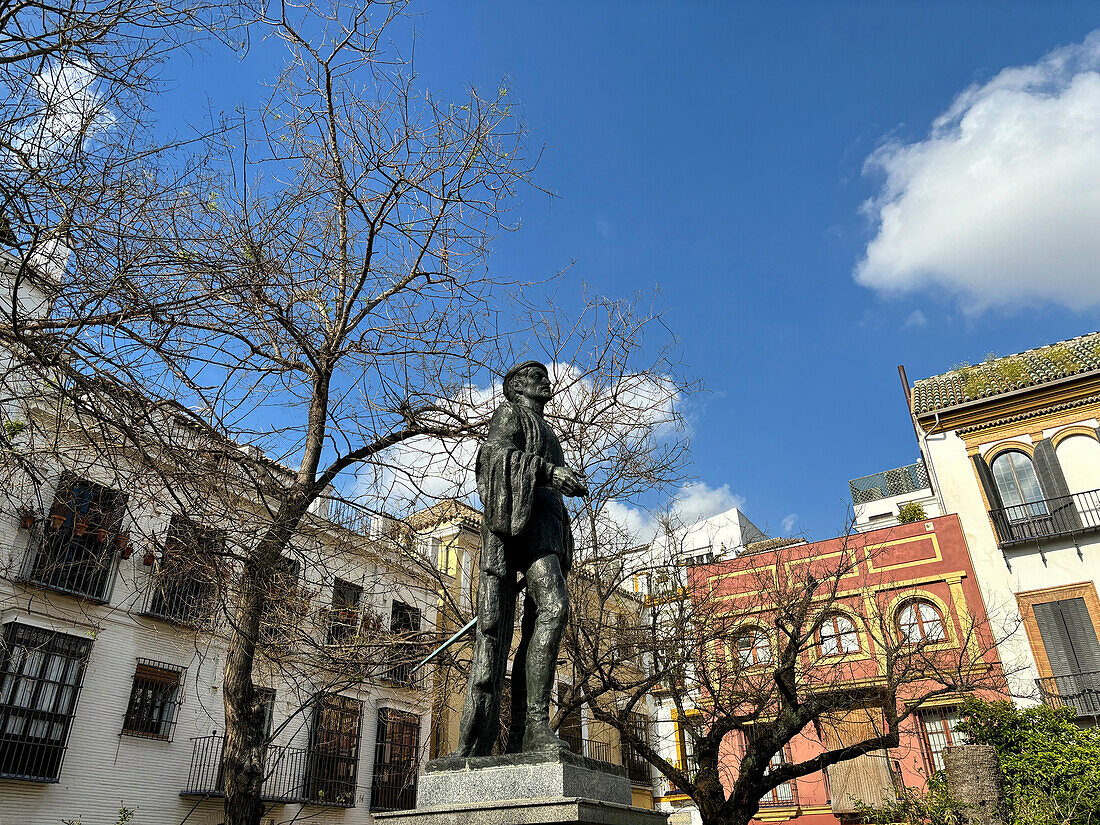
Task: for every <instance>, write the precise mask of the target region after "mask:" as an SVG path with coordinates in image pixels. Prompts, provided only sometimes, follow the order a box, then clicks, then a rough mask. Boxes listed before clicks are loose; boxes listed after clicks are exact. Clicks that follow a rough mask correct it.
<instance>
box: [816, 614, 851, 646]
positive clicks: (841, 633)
mask: <svg viewBox="0 0 1100 825" xmlns="http://www.w3.org/2000/svg"><path fill="white" fill-rule="evenodd" d="M818 636H819V637H820V643H821V655H822V656H840V655H841V654H843V653H859V633H858V632H856V626H855V624H854V623H853V622H852V620H851V619H849V618H848V617H847V616H845V615H844V614H843V613H831V614H829V615H828V616H826V617H825V618H824V619H822V620H821V625H820V627H819V628H818Z"/></svg>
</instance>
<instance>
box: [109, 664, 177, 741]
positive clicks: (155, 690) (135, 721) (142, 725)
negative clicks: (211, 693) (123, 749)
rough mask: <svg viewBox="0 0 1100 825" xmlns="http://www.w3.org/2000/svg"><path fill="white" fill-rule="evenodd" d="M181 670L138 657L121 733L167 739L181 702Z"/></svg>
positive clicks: (172, 730) (173, 727) (174, 727)
mask: <svg viewBox="0 0 1100 825" xmlns="http://www.w3.org/2000/svg"><path fill="white" fill-rule="evenodd" d="M184 672H185V670H184V668H181V667H177V666H175V665H170V664H166V663H165V662H154V661H152V660H150V659H138V660H137V669H136V670H135V671H134V685H133V688H131V690H130V703H129V705H128V706H127V708H126V717H125V719H124V720H123V722H122V733H123V734H125V735H126V736H138V737H142V738H144V739H163V740H166V741H169V742H171V741H172V734H173V733H174V732H175V729H176V717H177V715H178V712H179V707H180V705H182V704H183V690H182V685H183V674H184Z"/></svg>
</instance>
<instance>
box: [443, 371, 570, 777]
mask: <svg viewBox="0 0 1100 825" xmlns="http://www.w3.org/2000/svg"><path fill="white" fill-rule="evenodd" d="M552 395H553V392H552V389H551V386H550V377H549V375H548V373H547V370H546V367H545V366H544V365H543V364H541V363H540V362H538V361H525V362H524V363H522V364H518V365H516V366H515V367H512V369H510V370H509V371H508V373H507V374H506V375H505V376H504V397H505V399H506V400H505V401H504V402H503V403H502V404H501V405H500V406H499V407H497V410H496V412H495V413H494V414H493V419H492V422H491V423H490V424H489V435H488V437H487V438H486V439H485V442H484V443H483V444H482V445H481V448H480V449H479V450H478V454H477V464H476V474H477V491H478V494H479V495H480V496H481V506H482V511H483V517H482V522H481V574H480V579H479V581H478V586H477V635H476V638H475V642H474V658H473V662H472V664H471V667H470V681H469V683H468V684H467V687H466V705H465V707H464V708H463V711H462V723H461V727H460V732H459V741H458V748H457V750H456V751H455V755H457V756H486V755H488V754H489V753H490V752H491V751H492V749H493V743H494V742H495V741H496V739H497V733H498V731H499V730H500V698H501V693H502V691H503V687H504V673H505V670H506V668H507V666H508V651H509V648H510V646H511V641H512V633H513V632H514V629H515V611H516V582H517V576H519V575H526V577H527V589H526V595H525V597H524V604H523V625H522V631H521V636H520V644H519V648H518V649H517V651H516V656H515V659H514V661H513V662H512V716H511V723H510V727H509V731H508V747H507V751H508V752H509V753H512V752H517V751H520V750H523V751H542V750H557V749H563V748H565V743H564V742H562V740H561V739H559V738H558V737H557V735H555V734H554V732H553V731H552V730H550V687H551V684H552V683H553V681H554V668H555V665H556V664H557V659H558V647H559V646H560V645H561V637H562V633H563V631H564V630H565V622H566V619H567V618H568V615H569V592H568V590H567V589H566V585H565V576H566V574H567V573H568V572H569V567H570V565H571V563H572V561H573V534H572V532H571V531H570V525H569V512H568V510H566V508H565V502H564V501H563V499H562V496H563V495H564V496H584V495H588V488H587V487H586V486H585V483H584V477H583V476H582V475H581V474H580V473H578V472H577V471H575V470H572V469H570V468H569V467H567V466H565V456H564V455H563V454H562V449H561V444H560V443H559V442H558V438H557V436H556V435H554V431H553V430H551V429H550V426H549V425H548V424H547V423H546V421H545V419H543V417H542V411H543V408H544V407H545V406H546V402H547V401H549V400H550V398H551V396H552Z"/></svg>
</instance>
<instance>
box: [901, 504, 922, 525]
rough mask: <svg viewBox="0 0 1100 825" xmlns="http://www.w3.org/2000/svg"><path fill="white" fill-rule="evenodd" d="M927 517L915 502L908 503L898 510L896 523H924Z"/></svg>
mask: <svg viewBox="0 0 1100 825" xmlns="http://www.w3.org/2000/svg"><path fill="white" fill-rule="evenodd" d="M926 518H928V515H927V514H926V513H925V512H924V508H923V507H922V506H921V505H920V504H918V503H917V502H915V501H909V502H906V503H905V504H903V505H901V507H899V508H898V521H899V522H900V523H901V524H912V523H913V522H914V521H924V520H925V519H926Z"/></svg>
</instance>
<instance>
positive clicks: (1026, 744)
mask: <svg viewBox="0 0 1100 825" xmlns="http://www.w3.org/2000/svg"><path fill="white" fill-rule="evenodd" d="M962 714H963V721H962V722H960V723H959V731H960V732H961V733H963V734H965V735H966V736H967V738H968V739H969V741H971V742H974V743H977V744H982V745H992V746H993V747H994V748H995V749H996V751H997V756H998V757H999V758H1000V760H1001V770H1003V771H1004V775H1005V790H1006V793H1007V796H1008V803H1009V806H1010V809H1011V810H1013V811H1014V812H1015V818H1016V822H1017V823H1018V825H1095V823H1097V822H1100V731H1098V730H1096V729H1093V728H1080V727H1078V726H1077V725H1076V724H1075V723H1074V721H1073V720H1074V714H1073V711H1072V710H1070V709H1068V708H1060V709H1055V708H1050V707H1047V706H1046V705H1039V706H1037V707H1031V708H1024V709H1022V710H1021V709H1020V708H1017V707H1015V706H1014V705H1013V704H1012V703H1011V702H983V701H980V700H977V699H968V700H967V701H966V703H965V704H964V705H963V708H962Z"/></svg>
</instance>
